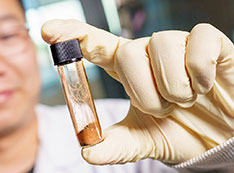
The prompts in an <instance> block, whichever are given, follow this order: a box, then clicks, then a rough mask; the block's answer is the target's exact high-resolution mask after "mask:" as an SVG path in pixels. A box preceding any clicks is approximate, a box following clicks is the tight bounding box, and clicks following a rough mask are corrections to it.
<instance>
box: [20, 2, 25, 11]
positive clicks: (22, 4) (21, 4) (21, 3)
mask: <svg viewBox="0 0 234 173" xmlns="http://www.w3.org/2000/svg"><path fill="white" fill-rule="evenodd" d="M19 3H20V6H21V7H22V9H23V11H24V12H25V7H24V3H23V0H19Z"/></svg>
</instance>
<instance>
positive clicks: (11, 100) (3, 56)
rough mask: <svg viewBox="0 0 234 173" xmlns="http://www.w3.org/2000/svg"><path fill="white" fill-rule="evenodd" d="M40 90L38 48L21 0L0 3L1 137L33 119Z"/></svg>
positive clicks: (0, 0)
mask: <svg viewBox="0 0 234 173" xmlns="http://www.w3.org/2000/svg"><path fill="white" fill-rule="evenodd" d="M39 91H40V79H39V70H38V66H37V62H36V52H35V47H34V45H33V43H32V41H31V39H30V38H29V35H28V32H27V29H26V28H25V17H24V13H23V10H22V8H21V6H20V4H19V2H18V0H7V1H6V0H0V136H1V135H3V134H7V133H9V132H11V131H13V130H15V129H17V128H20V127H22V126H23V125H24V124H27V123H29V122H30V121H32V120H33V116H34V115H35V112H34V107H35V105H36V103H37V100H38V95H39Z"/></svg>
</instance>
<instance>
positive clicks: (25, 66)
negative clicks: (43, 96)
mask: <svg viewBox="0 0 234 173" xmlns="http://www.w3.org/2000/svg"><path fill="white" fill-rule="evenodd" d="M15 62H16V63H17V66H18V67H17V69H18V72H19V77H20V78H21V79H20V80H21V81H22V89H23V90H24V91H25V92H26V93H27V94H28V95H29V96H30V97H34V96H36V97H37V95H38V92H39V90H40V74H39V67H38V64H37V59H36V51H35V48H34V46H33V44H30V45H29V46H27V49H26V50H25V51H24V52H23V53H22V55H20V56H18V57H17V59H15Z"/></svg>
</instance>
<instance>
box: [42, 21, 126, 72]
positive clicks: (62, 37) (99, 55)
mask: <svg viewBox="0 0 234 173" xmlns="http://www.w3.org/2000/svg"><path fill="white" fill-rule="evenodd" d="M41 35H42V38H43V39H44V40H45V41H46V42H47V43H49V44H54V43H57V42H62V41H67V40H71V39H75V38H76V39H78V40H79V41H80V46H81V49H82V52H83V55H84V57H85V58H86V59H87V60H88V61H90V62H92V63H95V64H96V65H99V66H100V67H102V68H105V69H106V70H110V71H112V68H113V64H114V56H115V53H116V51H117V49H118V47H119V46H120V45H121V44H124V43H126V42H128V40H127V39H124V38H121V37H117V36H115V35H113V34H111V33H109V32H106V31H104V30H101V29H98V28H95V27H93V26H91V25H88V24H86V23H84V22H81V21H78V20H74V19H72V20H59V19H56V20H51V21H48V22H46V23H45V24H44V25H43V26H42V28H41Z"/></svg>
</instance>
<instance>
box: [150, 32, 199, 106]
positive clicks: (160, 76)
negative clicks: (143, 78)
mask: <svg viewBox="0 0 234 173" xmlns="http://www.w3.org/2000/svg"><path fill="white" fill-rule="evenodd" d="M187 36H188V33H187V32H182V31H164V32H158V33H155V34H153V36H152V37H151V39H150V42H149V46H148V51H149V55H150V61H151V64H152V69H153V73H154V77H155V79H156V83H157V87H158V90H159V92H160V94H161V95H162V97H163V98H164V99H166V100H167V101H169V102H171V103H176V104H178V105H180V106H182V107H190V106H191V105H192V104H193V103H194V101H195V100H196V97H197V95H196V93H195V92H194V91H193V90H192V88H191V85H190V79H189V76H188V74H187V72H186V69H185V62H184V61H185V59H184V58H185V47H186V39H187Z"/></svg>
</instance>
